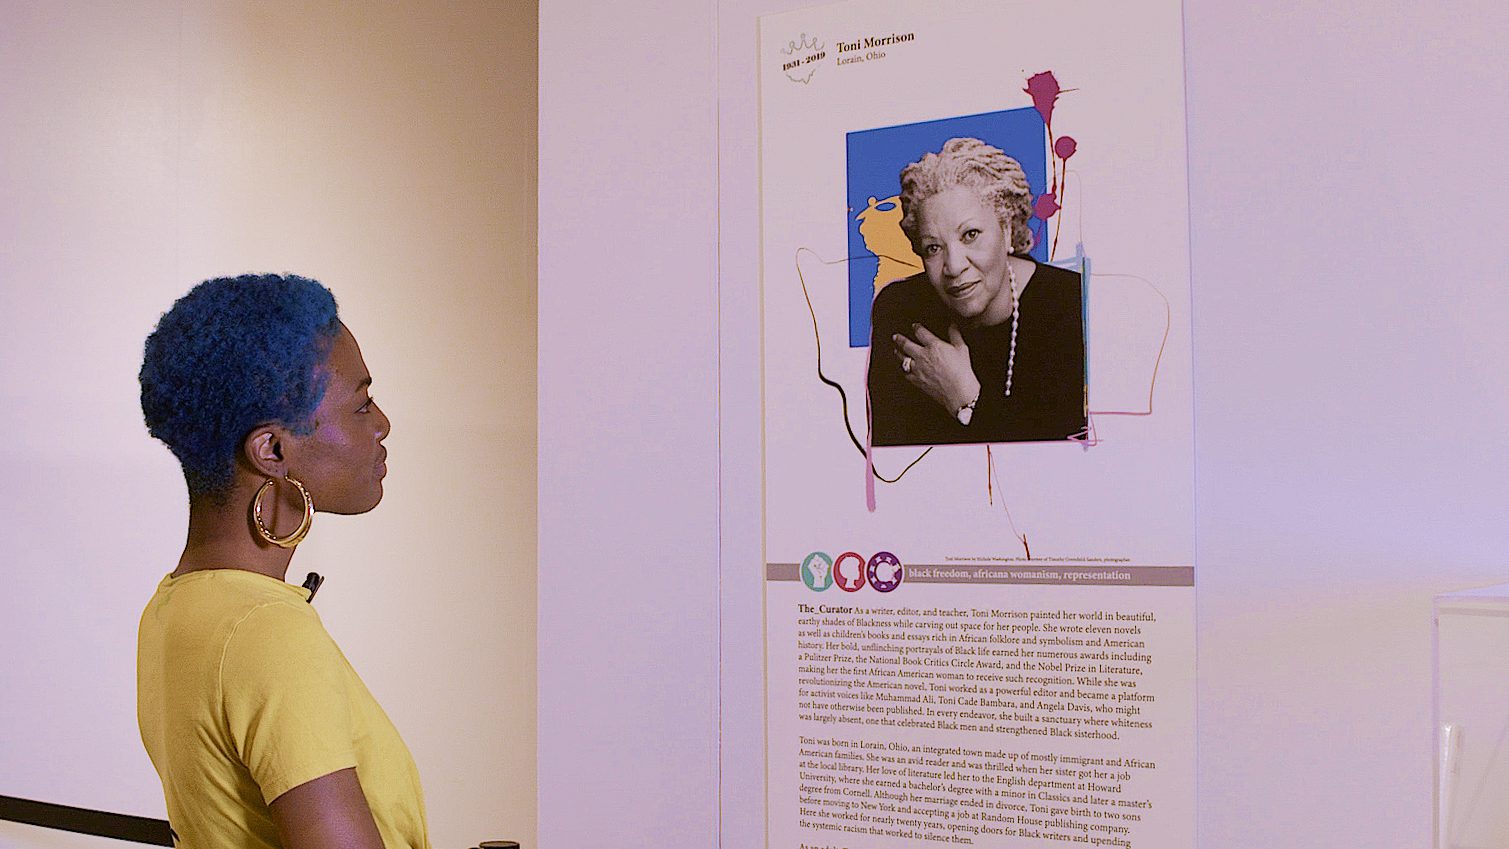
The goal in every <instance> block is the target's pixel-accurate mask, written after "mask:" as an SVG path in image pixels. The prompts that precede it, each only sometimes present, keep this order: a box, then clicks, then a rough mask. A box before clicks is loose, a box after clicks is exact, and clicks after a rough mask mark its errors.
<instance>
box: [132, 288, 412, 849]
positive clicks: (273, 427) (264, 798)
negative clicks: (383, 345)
mask: <svg viewBox="0 0 1509 849" xmlns="http://www.w3.org/2000/svg"><path fill="white" fill-rule="evenodd" d="M371 384H372V378H371V375H370V374H369V373H368V371H367V366H366V364H365V363H364V362H363V360H362V354H361V349H360V348H359V347H358V346H357V344H356V339H355V338H354V337H353V336H352V335H351V332H350V331H349V330H347V329H346V326H345V325H344V324H342V323H341V321H340V319H339V317H338V316H337V314H336V305H335V298H334V297H333V296H332V295H331V294H330V291H329V290H328V289H326V288H325V287H324V286H322V285H321V284H319V283H318V282H316V281H314V280H310V279H307V278H303V277H296V276H292V275H287V276H283V275H256V276H243V277H233V278H219V279H215V280H208V281H205V282H204V283H201V284H199V285H198V286H196V287H195V288H194V289H193V290H192V291H191V292H189V293H188V294H187V295H185V296H183V298H181V299H179V301H178V302H177V303H175V304H174V305H173V308H172V309H171V310H169V311H168V312H167V313H166V314H165V315H164V316H163V317H162V319H161V321H160V322H158V325H157V329H156V330H154V331H153V332H152V335H151V336H150V337H148V339H147V344H146V353H145V357H144V359H143V362H142V368H141V402H142V411H143V413H144V414H145V417H146V423H147V429H148V430H149V431H150V432H151V434H152V435H153V436H155V437H156V438H158V439H160V440H162V441H163V442H164V443H165V444H166V445H167V446H168V448H169V449H171V450H172V452H173V454H174V455H175V456H176V457H177V458H178V460H179V462H180V464H181V465H182V466H183V474H184V479H185V481H186V482H187V484H188V491H189V530H188V540H187V542H186V543H185V545H184V550H183V555H182V556H181V557H180V558H179V561H178V565H177V567H176V568H175V569H174V570H173V571H172V573H171V574H169V575H168V576H167V577H165V578H164V579H163V580H162V582H161V583H160V584H159V585H158V587H157V592H156V593H155V594H154V595H153V597H152V600H151V601H150V602H149V603H148V605H147V608H146V610H145V612H144V613H143V614H142V620H141V629H140V633H139V635H138V648H137V719H138V722H139V724H140V727H141V735H142V742H143V743H144V744H145V745H146V749H147V753H148V755H149V756H150V757H151V759H152V764H153V766H154V767H156V769H157V773H158V775H159V777H160V778H161V779H162V785H163V794H164V796H165V797H166V799H167V806H168V821H169V823H170V825H171V826H172V827H173V829H174V831H175V833H176V834H177V837H178V845H179V846H180V847H183V849H193V848H194V847H220V846H235V847H267V848H268V849H274V848H275V847H288V848H289V849H292V847H300V849H303V847H309V848H310V849H325V847H337V846H338V847H343V849H346V848H347V847H356V849H381V847H386V849H397V847H413V849H428V847H429V845H430V844H429V837H428V832H427V827H426V824H425V814H424V802H423V798H422V795H421V792H420V787H419V776H418V771H417V770H416V768H415V766H414V761H413V758H412V757H410V755H409V751H408V749H407V747H405V746H404V743H403V740H402V739H401V738H400V737H399V736H398V732H397V730H396V729H394V727H393V724H392V723H391V722H390V721H389V720H388V718H387V716H386V715H385V714H384V713H383V711H382V708H381V707H379V706H378V704H377V702H376V701H375V700H374V699H373V698H372V695H371V693H369V692H368V691H367V688H366V687H365V686H364V685H363V684H362V682H361V679H360V678H358V677H357V675H356V673H355V672H354V671H353V670H352V668H351V665H350V664H349V663H347V661H346V658H345V657H344V656H343V655H342V654H341V651H340V649H339V648H338V647H337V646H336V644H335V642H334V641H333V640H331V638H330V635H329V634H327V633H326V631H325V628H324V626H323V625H322V624H321V622H320V618H319V616H318V614H316V613H315V612H314V608H313V607H312V606H311V605H310V604H309V601H310V598H311V596H312V594H313V592H312V590H313V588H314V586H317V584H314V582H313V581H311V584H314V586H310V585H306V587H296V586H293V585H291V584H288V583H285V582H284V578H285V576H286V575H287V572H288V567H289V562H290V561H291V559H292V558H293V554H294V550H295V548H296V547H297V546H298V544H299V542H300V541H302V540H303V539H304V537H305V535H306V534H308V533H309V528H310V525H311V523H312V521H313V519H314V514H315V513H316V512H323V513H339V514H355V513H365V512H367V511H368V510H371V509H372V508H373V507H376V506H377V503H378V502H379V501H381V500H382V495H383V483H382V482H383V476H384V475H385V474H386V473H387V465H386V459H387V449H386V448H384V447H383V444H382V443H383V440H384V439H385V438H386V437H387V436H388V432H389V427H390V426H389V422H388V417H387V416H385V415H383V412H382V410H381V409H380V408H379V407H378V406H377V404H376V402H374V401H373V400H372V396H371V394H370V387H371ZM313 578H314V576H313V575H311V579H313Z"/></svg>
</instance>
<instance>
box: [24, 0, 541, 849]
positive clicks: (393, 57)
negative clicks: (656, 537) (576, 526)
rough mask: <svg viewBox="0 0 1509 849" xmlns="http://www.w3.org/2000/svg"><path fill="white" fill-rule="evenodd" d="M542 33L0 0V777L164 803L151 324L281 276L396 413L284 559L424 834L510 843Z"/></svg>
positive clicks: (423, 19) (530, 606) (522, 705)
mask: <svg viewBox="0 0 1509 849" xmlns="http://www.w3.org/2000/svg"><path fill="white" fill-rule="evenodd" d="M535 49H536V41H535V7H534V4H533V3H530V2H471V3H456V4H445V5H443V6H431V5H428V4H424V5H421V4H408V5H365V4H364V5H354V4H334V3H330V4H308V3H294V2H286V3H285V2H278V3H213V4H205V3H198V2H187V0H133V2H130V3H54V2H43V1H42V0H34V1H33V0H10V2H6V3H5V4H4V7H3V23H0V104H4V106H3V111H4V114H5V120H4V121H0V197H3V198H4V201H3V203H0V316H3V318H0V321H3V322H4V324H3V327H4V332H3V333H0V410H3V412H4V417H5V426H6V434H7V438H6V439H4V440H0V466H3V468H5V470H6V475H5V481H4V483H3V484H0V551H3V552H5V554H4V570H5V576H6V589H5V591H4V592H0V645H4V646H5V647H6V651H5V653H4V655H3V657H0V680H3V685H0V692H3V694H4V695H3V697H0V794H4V795H13V796H21V797H26V798H33V799H41V800H44V801H50V802H59V803H64V804H72V805H78V806H82V807H90V808H100V809H106V810H114V811H120V812H125V813H138V814H142V815H147V816H161V815H162V811H163V804H162V798H161V789H160V787H159V786H158V784H157V779H156V776H155V774H154V773H153V772H152V769H151V765H150V764H149V763H148V761H147V759H146V757H145V755H144V753H143V752H142V750H141V744H140V741H139V738H138V736H137V732H136V725H135V708H134V688H135V681H134V671H133V668H134V662H135V657H134V651H135V649H134V646H135V628H136V619H137V616H138V615H139V613H140V610H141V607H142V605H143V604H144V603H145V602H146V600H147V598H148V596H150V594H151V592H152V589H153V587H154V585H155V584H156V582H157V580H158V579H159V578H160V577H161V576H162V575H163V574H164V573H165V572H167V571H169V570H170V569H171V568H172V567H173V565H174V563H175V562H176V559H177V555H178V550H179V548H180V547H181V545H182V539H183V532H184V521H185V506H184V505H185V500H184V495H183V484H182V480H181V478H180V476H179V474H178V471H177V467H176V464H175V463H174V461H173V460H172V458H171V455H169V454H168V452H167V451H166V449H164V448H163V447H162V446H160V445H158V444H157V443H155V442H153V441H151V440H150V439H149V438H148V437H147V435H146V433H145V429H144V428H143V426H142V425H141V423H140V422H141V414H140V411H139V408H138V404H137V386H136V371H137V368H138V367H139V365H140V358H141V345H142V340H143V339H144V338H145V336H146V334H147V332H148V331H149V330H150V329H151V327H152V326H153V324H154V323H155V322H156V320H157V317H158V315H159V314H160V313H161V312H162V311H163V310H165V309H166V308H167V307H168V306H169V305H170V304H171V303H172V301H173V299H174V298H176V297H177V296H178V295H180V294H182V293H183V292H184V291H186V290H187V289H188V288H189V287H190V286H191V285H193V284H194V283H195V282H197V281H198V280H200V279H202V278H204V277H207V276H213V275H220V274H234V273H240V272H243V271H249V270H259V271H263V270H270V271H297V272H299V273H303V274H309V275H313V276H316V277H319V278H321V279H322V280H324V281H325V282H326V283H327V284H329V285H330V286H331V288H332V289H333V290H334V291H335V293H336V296H337V298H338V299H339V300H340V302H341V307H342V315H343V318H345V320H346V322H347V323H348V324H349V325H350V326H351V328H352V329H353V331H354V332H355V333H356V334H357V336H358V338H359V339H360V340H361V343H362V346H363V350H364V353H365V355H366V359H367V363H368V365H369V366H370V367H371V370H372V372H373V375H374V377H375V378H376V384H375V389H374V392H375V394H376V395H377V397H378V398H380V399H381V401H382V403H383V406H384V408H385V409H386V411H387V412H388V413H389V414H390V416H391V417H392V419H393V422H394V432H393V435H392V437H391V438H390V439H389V440H388V443H387V444H388V447H389V449H390V452H391V458H392V459H391V461H390V467H391V470H392V473H391V474H390V476H389V478H388V486H387V493H388V494H387V498H386V499H385V501H384V503H383V504H382V505H381V507H380V508H378V510H377V511H375V512H374V513H372V514H371V515H369V516H366V517H360V518H350V519H347V518H342V517H331V516H321V517H319V519H318V521H317V523H316V527H315V530H314V533H313V535H312V536H311V538H310V541H309V542H307V543H306V544H305V545H304V546H301V548H300V553H299V556H298V557H297V558H296V559H295V561H294V564H293V567H292V569H291V572H290V576H291V577H292V578H293V580H295V581H298V580H301V579H302V577H303V573H304V572H305V571H307V570H310V569H317V570H319V571H320V572H322V573H324V574H325V575H326V576H327V578H328V579H329V580H328V582H327V584H326V586H325V588H324V589H323V590H322V591H321V593H320V596H319V599H318V601H317V604H318V606H319V608H320V611H321V615H322V616H323V618H324V619H325V622H326V625H327V627H328V628H329V629H330V631H331V632H332V633H333V634H334V635H335V636H336V638H337V640H338V641H339V642H340V643H341V644H342V646H343V648H344V649H345V651H346V653H347V655H348V656H349V657H350V658H351V660H352V662H353V663H354V664H355V665H356V666H357V668H358V669H359V670H360V671H361V672H362V674H363V677H364V678H365V679H366V681H367V683H368V685H369V686H370V687H371V689H372V690H373V691H374V692H375V693H376V694H377V696H378V698H379V700H380V701H382V702H383V704H384V706H385V707H386V708H387V710H388V712H389V713H390V714H391V715H392V716H393V718H394V720H395V722H396V723H397V725H398V726H399V728H400V729H401V730H402V731H403V733H404V736H405V738H406V740H407V741H408V743H409V745H410V748H411V749H413V751H414V754H415V757H416V760H417V761H418V762H419V764H420V769H421V772H422V774H423V776H424V779H425V786H426V791H427V800H428V803H429V812H430V819H431V824H432V834H433V837H434V838H435V842H436V845H437V846H463V845H471V844H472V843H474V842H476V841H478V840H482V839H487V838H492V837H512V838H514V839H519V840H523V841H529V842H532V841H533V836H534V817H535V797H534V787H533V782H532V780H531V778H532V776H533V774H534V656H535V644H534V617H535V605H534V598H535V592H534V589H535V588H534V574H535V536H534V532H535V514H534V495H535V493H534V486H535V461H534V456H535V415H534V405H535V382H534V373H533V369H532V368H530V363H531V362H532V361H533V358H534V352H535V339H534V332H535V328H534V323H533V320H532V319H533V314H534V274H533V269H534V259H535V257H534V249H533V246H534V243H535V232H534V224H533V201H534V177H535V173H536V172H535V152H534V151H535V141H536V137H535V132H534V122H535V115H536V101H535V88H534V84H535V76H534V74H535ZM510 364H512V367H510ZM16 839H20V838H16Z"/></svg>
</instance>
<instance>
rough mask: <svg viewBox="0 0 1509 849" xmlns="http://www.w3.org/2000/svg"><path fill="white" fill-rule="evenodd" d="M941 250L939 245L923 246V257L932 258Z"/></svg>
mask: <svg viewBox="0 0 1509 849" xmlns="http://www.w3.org/2000/svg"><path fill="white" fill-rule="evenodd" d="M939 250H940V248H939V247H938V246H937V245H923V246H922V255H923V256H932V255H933V254H935V253H937V252H938V251H939Z"/></svg>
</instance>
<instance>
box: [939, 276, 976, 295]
mask: <svg viewBox="0 0 1509 849" xmlns="http://www.w3.org/2000/svg"><path fill="white" fill-rule="evenodd" d="M979 283H980V281H978V280H976V281H973V282H970V283H958V284H955V285H953V286H950V287H948V290H947V291H948V296H949V297H950V298H962V297H965V296H966V295H968V294H969V293H970V292H973V291H974V290H975V287H976V286H978V285H979Z"/></svg>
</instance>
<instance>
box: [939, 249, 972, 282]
mask: <svg viewBox="0 0 1509 849" xmlns="http://www.w3.org/2000/svg"><path fill="white" fill-rule="evenodd" d="M966 265H967V263H965V261H964V251H962V250H960V249H958V248H944V249H943V273H944V274H947V275H948V276H949V277H958V276H959V275H960V274H963V273H964V268H965V266H966Z"/></svg>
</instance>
